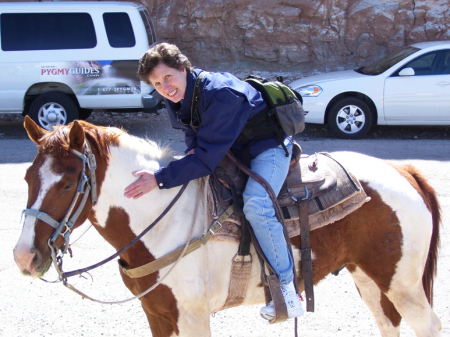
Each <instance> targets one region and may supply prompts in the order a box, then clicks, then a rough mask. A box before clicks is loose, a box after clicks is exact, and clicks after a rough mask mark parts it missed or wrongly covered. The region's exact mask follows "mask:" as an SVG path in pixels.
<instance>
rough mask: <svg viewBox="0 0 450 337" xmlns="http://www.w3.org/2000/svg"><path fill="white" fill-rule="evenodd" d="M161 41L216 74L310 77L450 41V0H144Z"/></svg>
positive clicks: (195, 63)
mask: <svg viewBox="0 0 450 337" xmlns="http://www.w3.org/2000/svg"><path fill="white" fill-rule="evenodd" d="M140 2H142V3H144V4H145V5H146V6H147V8H148V10H149V12H150V13H151V17H152V19H153V21H154V24H155V28H156V33H157V36H158V40H159V41H160V42H162V41H167V42H170V43H175V44H176V45H178V46H179V47H180V49H181V50H182V51H183V52H184V53H185V54H186V55H187V56H188V57H189V58H190V59H191V60H192V62H193V64H194V65H197V66H199V65H200V66H202V67H205V68H209V69H216V70H219V69H229V70H238V69H247V70H251V69H261V68H264V69H266V70H268V71H277V70H287V69H291V70H293V71H294V70H295V71H297V72H298V71H300V72H304V73H311V72H313V71H315V70H317V71H329V70H336V69H344V68H345V69H347V68H352V67H357V66H362V65H366V64H368V63H370V62H372V61H375V60H377V59H379V58H381V57H383V56H385V55H386V54H388V53H390V52H393V51H397V50H398V49H400V48H402V47H403V46H406V45H409V44H412V43H415V42H421V41H431V40H447V39H449V38H450V37H449V34H450V33H449V25H450V23H449V22H448V20H447V18H448V17H449V16H450V7H449V1H448V0H430V1H419V0H415V1H414V0H405V1H394V0H349V1H343V0H320V1H318V0H257V1H255V0H253V1H252V0H140Z"/></svg>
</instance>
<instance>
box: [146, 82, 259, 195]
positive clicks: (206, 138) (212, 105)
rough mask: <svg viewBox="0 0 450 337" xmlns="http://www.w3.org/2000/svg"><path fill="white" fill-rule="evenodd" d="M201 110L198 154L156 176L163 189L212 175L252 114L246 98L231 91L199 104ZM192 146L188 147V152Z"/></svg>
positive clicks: (224, 90) (163, 170)
mask: <svg viewBox="0 0 450 337" xmlns="http://www.w3.org/2000/svg"><path fill="white" fill-rule="evenodd" d="M198 108H199V112H200V114H201V118H202V125H201V127H200V129H199V131H198V133H197V134H196V145H195V146H193V147H195V154H192V155H188V156H185V157H184V158H182V159H179V160H176V161H173V162H171V163H170V164H169V165H168V166H167V167H166V168H162V169H161V170H159V171H157V172H155V175H156V180H157V182H158V186H159V188H160V189H162V188H172V187H175V186H179V185H182V184H184V183H186V182H188V181H190V180H193V179H197V178H200V177H205V176H207V175H210V174H212V173H213V172H214V169H215V168H216V166H217V165H218V164H219V162H220V161H221V160H222V159H223V157H224V156H225V154H226V153H227V152H228V150H229V149H230V148H231V146H232V145H233V143H234V142H235V140H236V138H237V137H238V136H239V134H240V133H241V131H242V129H243V127H244V125H245V123H246V121H247V119H248V116H249V114H250V111H251V110H252V106H251V105H250V103H249V102H248V100H247V98H246V97H245V95H243V94H241V93H239V92H237V91H234V90H233V89H231V88H222V89H220V90H218V91H217V92H216V93H215V94H214V95H213V96H212V97H211V98H210V99H209V100H205V101H200V102H199V107H198ZM192 132H194V131H192ZM192 144H193V142H192V143H191V144H188V149H189V147H190V146H191V145H192ZM193 147H191V148H193Z"/></svg>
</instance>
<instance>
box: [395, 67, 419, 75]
mask: <svg viewBox="0 0 450 337" xmlns="http://www.w3.org/2000/svg"><path fill="white" fill-rule="evenodd" d="M415 74H416V73H415V72H414V69H413V68H411V67H408V68H405V69H402V70H400V72H399V73H398V75H399V76H414V75H415Z"/></svg>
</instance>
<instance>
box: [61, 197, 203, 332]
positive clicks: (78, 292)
mask: <svg viewBox="0 0 450 337" xmlns="http://www.w3.org/2000/svg"><path fill="white" fill-rule="evenodd" d="M199 190H200V189H199ZM197 193H199V192H197ZM198 200H199V198H198V194H197V198H196V202H195V206H194V209H195V211H194V216H193V219H192V224H191V229H190V232H189V238H188V240H187V243H186V245H185V246H184V248H183V251H182V252H181V254H180V256H178V258H177V260H176V261H175V263H174V264H173V266H172V267H170V269H169V271H168V272H167V273H166V274H165V275H164V276H163V277H162V278H161V279H160V280H159V281H158V282H156V283H155V284H154V285H153V286H151V287H150V288H148V289H147V290H145V291H144V292H142V293H140V294H138V295H136V296H133V297H131V298H128V299H125V300H121V301H112V302H107V301H101V300H96V299H95V298H92V297H90V296H88V295H86V294H84V293H83V292H81V291H80V290H78V289H76V288H75V287H74V286H72V285H71V284H69V283H67V281H63V284H64V285H65V286H66V287H67V288H69V289H70V290H72V291H74V292H76V293H77V294H79V295H81V296H82V297H83V298H87V299H88V300H91V301H92V302H97V303H101V304H122V303H126V302H130V301H132V300H135V299H138V298H141V297H143V296H145V295H147V294H148V293H149V292H151V291H152V290H153V289H155V288H156V287H157V286H159V285H160V284H161V283H162V281H164V279H165V278H166V277H167V276H168V275H169V274H170V273H171V272H172V270H173V269H174V268H175V266H176V265H177V264H178V262H180V260H181V258H182V257H183V256H184V253H185V252H186V250H187V248H188V246H189V242H190V241H191V238H192V234H193V232H194V225H195V221H196V220H197V211H198ZM208 317H209V315H208ZM210 335H211V332H210Z"/></svg>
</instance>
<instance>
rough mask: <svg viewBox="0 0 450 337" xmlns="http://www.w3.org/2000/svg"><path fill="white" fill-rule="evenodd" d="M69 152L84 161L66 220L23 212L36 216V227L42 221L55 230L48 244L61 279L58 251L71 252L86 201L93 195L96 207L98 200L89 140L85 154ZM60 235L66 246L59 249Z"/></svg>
mask: <svg viewBox="0 0 450 337" xmlns="http://www.w3.org/2000/svg"><path fill="white" fill-rule="evenodd" d="M69 150H70V152H72V153H73V154H74V155H76V156H77V157H79V158H80V159H81V160H82V161H83V170H82V171H81V177H80V180H79V181H78V186H77V191H76V193H75V196H74V197H73V200H72V203H71V204H70V206H69V209H68V210H67V212H66V215H65V216H64V218H63V219H62V220H61V221H60V222H58V221H56V220H55V219H53V218H52V217H51V216H50V215H48V214H47V213H44V212H41V211H40V210H37V209H31V208H27V209H25V210H24V211H23V212H22V214H25V218H26V217H27V216H34V217H35V218H36V220H35V225H36V223H37V221H38V220H41V221H43V222H45V223H46V224H48V225H49V226H51V227H53V228H54V229H55V231H54V232H53V234H52V236H51V237H50V238H49V239H48V242H47V243H48V246H49V247H50V250H51V253H52V260H53V263H54V265H55V268H56V270H57V271H58V274H59V275H60V277H61V275H62V270H61V268H60V265H61V264H62V257H61V256H57V255H58V251H59V250H60V251H61V252H62V254H66V253H67V251H68V250H69V240H70V233H71V231H72V227H73V225H74V224H75V222H76V221H77V220H78V217H79V216H80V214H81V212H82V211H83V208H84V206H85V205H86V201H87V199H88V197H89V195H91V201H92V205H94V204H95V203H96V202H97V200H98V197H97V180H96V179H95V170H96V168H97V163H96V161H95V156H94V154H93V153H92V150H91V146H90V144H89V142H88V140H87V139H86V140H85V146H84V151H83V153H81V152H79V151H77V150H75V149H73V148H70V149H69ZM86 166H87V168H88V171H89V172H88V175H86V173H85V171H86ZM81 195H83V197H82V198H81V202H80V204H79V205H78V208H77V209H76V211H75V212H73V209H74V208H75V205H76V203H77V201H78V199H79V198H80V196H81ZM72 212H73V214H72ZM71 214H72V216H71ZM60 235H61V236H62V237H63V238H64V244H63V245H62V246H61V247H58V246H57V245H56V243H55V242H56V240H57V239H58V237H59V236H60Z"/></svg>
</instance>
